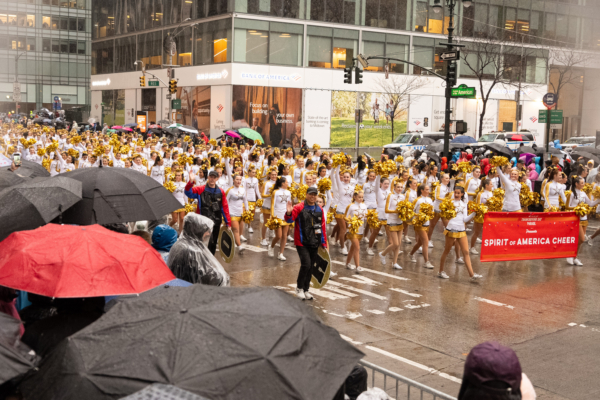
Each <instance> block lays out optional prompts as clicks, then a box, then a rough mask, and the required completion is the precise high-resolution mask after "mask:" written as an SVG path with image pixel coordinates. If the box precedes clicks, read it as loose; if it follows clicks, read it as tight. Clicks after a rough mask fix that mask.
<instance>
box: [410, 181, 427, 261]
mask: <svg viewBox="0 0 600 400" xmlns="http://www.w3.org/2000/svg"><path fill="white" fill-rule="evenodd" d="M417 196H418V198H417V201H416V203H415V214H418V213H419V211H420V210H421V204H423V203H426V204H429V205H431V206H433V200H431V199H430V198H429V186H427V185H426V184H423V183H422V184H420V185H419V186H418V188H417ZM405 197H406V198H408V196H407V195H406V194H405ZM414 228H415V236H416V237H417V243H415V245H414V246H413V248H412V250H411V251H410V261H411V262H414V263H416V262H417V259H416V257H415V253H416V252H417V250H418V249H419V248H420V247H422V248H423V258H424V259H425V265H424V267H425V268H429V269H433V264H431V263H430V262H429V254H428V251H427V249H428V244H429V237H428V236H427V232H428V230H429V221H427V222H425V223H424V224H423V226H417V225H414Z"/></svg>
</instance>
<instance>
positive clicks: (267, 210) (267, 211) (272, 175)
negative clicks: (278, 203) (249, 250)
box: [260, 169, 277, 246]
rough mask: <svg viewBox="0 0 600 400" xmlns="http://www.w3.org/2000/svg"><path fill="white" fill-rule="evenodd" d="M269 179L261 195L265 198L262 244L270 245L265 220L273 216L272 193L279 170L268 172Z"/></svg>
mask: <svg viewBox="0 0 600 400" xmlns="http://www.w3.org/2000/svg"><path fill="white" fill-rule="evenodd" d="M268 177H269V180H268V181H267V183H265V185H264V186H263V189H262V191H261V194H260V197H262V199H263V205H262V215H263V219H262V223H261V225H260V229H261V234H262V240H261V241H260V244H261V246H268V245H269V242H268V241H267V226H266V225H265V222H267V219H269V218H270V217H271V194H272V192H273V186H275V181H276V180H277V171H275V170H274V169H273V170H271V171H269V172H268Z"/></svg>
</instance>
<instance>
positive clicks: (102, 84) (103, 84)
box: [92, 78, 110, 86]
mask: <svg viewBox="0 0 600 400" xmlns="http://www.w3.org/2000/svg"><path fill="white" fill-rule="evenodd" d="M108 85H110V79H108V78H106V80H104V81H92V86H108Z"/></svg>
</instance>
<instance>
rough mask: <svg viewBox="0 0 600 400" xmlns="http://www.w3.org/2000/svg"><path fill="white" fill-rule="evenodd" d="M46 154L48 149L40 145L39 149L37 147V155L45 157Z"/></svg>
mask: <svg viewBox="0 0 600 400" xmlns="http://www.w3.org/2000/svg"><path fill="white" fill-rule="evenodd" d="M44 154H46V149H44V148H42V147H40V148H39V149H37V155H38V156H40V157H43V156H44Z"/></svg>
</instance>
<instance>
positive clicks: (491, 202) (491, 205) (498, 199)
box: [486, 189, 504, 211]
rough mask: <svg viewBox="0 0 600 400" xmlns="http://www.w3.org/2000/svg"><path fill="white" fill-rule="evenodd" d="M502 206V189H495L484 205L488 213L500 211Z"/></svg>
mask: <svg viewBox="0 0 600 400" xmlns="http://www.w3.org/2000/svg"><path fill="white" fill-rule="evenodd" d="M503 204H504V189H495V190H494V191H493V192H492V197H490V198H489V199H488V201H487V203H486V205H487V208H488V211H502V206H503Z"/></svg>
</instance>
